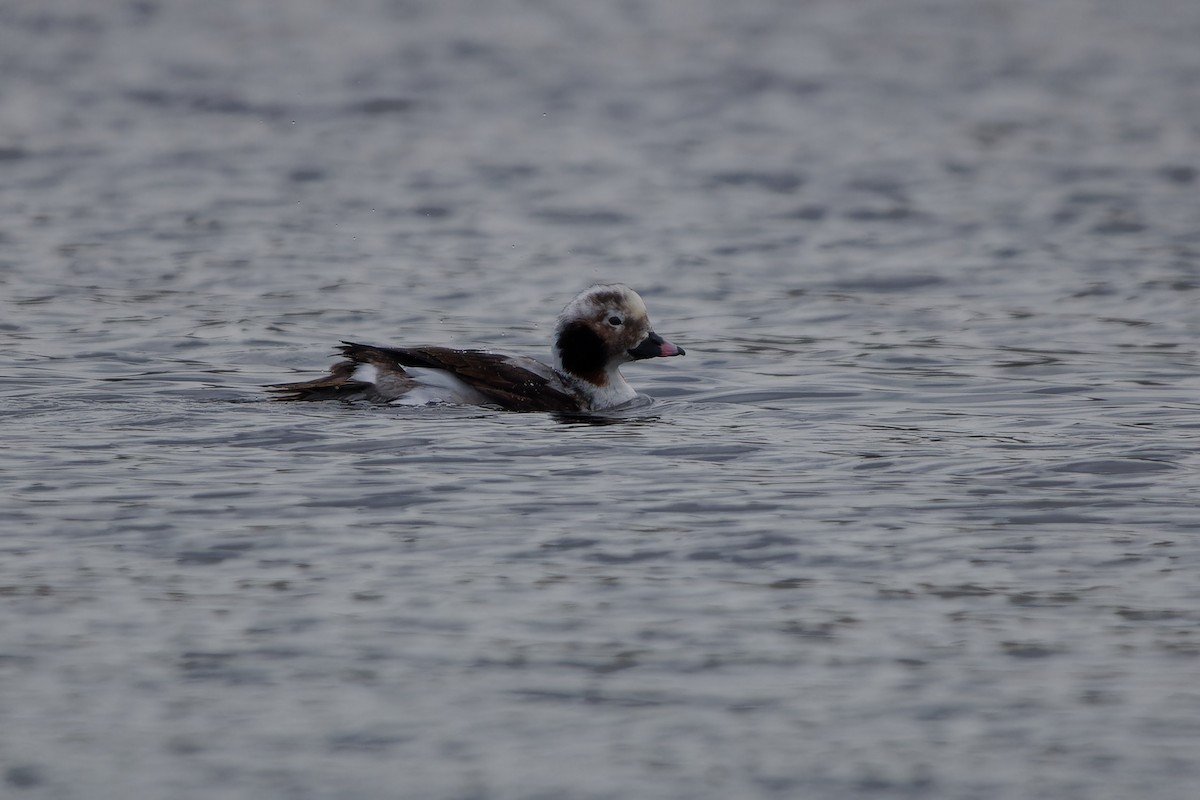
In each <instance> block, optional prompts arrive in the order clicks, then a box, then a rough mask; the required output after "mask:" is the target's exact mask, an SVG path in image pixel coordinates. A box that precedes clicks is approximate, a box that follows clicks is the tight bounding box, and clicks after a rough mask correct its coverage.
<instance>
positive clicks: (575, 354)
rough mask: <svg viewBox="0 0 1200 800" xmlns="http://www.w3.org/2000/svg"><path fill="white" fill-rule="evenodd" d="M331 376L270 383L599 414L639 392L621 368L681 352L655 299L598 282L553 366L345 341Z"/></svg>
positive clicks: (412, 401) (309, 394) (479, 353)
mask: <svg viewBox="0 0 1200 800" xmlns="http://www.w3.org/2000/svg"><path fill="white" fill-rule="evenodd" d="M339 349H340V351H341V353H342V355H343V356H344V357H345V358H346V360H345V361H341V362H339V363H337V364H334V365H333V367H332V368H331V369H330V371H329V374H328V375H326V376H324V377H322V378H317V379H316V380H312V381H305V382H303V383H281V384H276V385H274V386H270V387H268V389H269V390H270V391H272V392H275V393H277V394H278V395H279V397H278V398H277V399H280V400H333V399H337V400H369V401H372V402H377V403H396V404H403V405H424V404H426V403H434V402H449V403H458V404H464V405H488V406H499V407H501V408H504V409H507V410H509V411H600V410H603V409H609V408H615V407H617V406H620V405H624V404H625V403H628V402H630V401H631V400H633V399H634V398H636V397H637V392H635V391H634V390H633V387H632V386H630V385H629V384H628V383H626V382H625V378H624V377H622V375H621V365H622V364H624V363H626V362H629V361H637V360H640V359H644V358H658V357H661V356H681V355H683V348H682V347H677V346H676V345H674V344H672V343H671V342H668V341H667V340H666V339H664V338H662V337H661V336H659V335H658V334H657V333H655V332H654V331H653V330H652V329H651V327H650V319H649V317H647V316H646V304H645V303H643V302H642V298H641V297H639V296H638V294H637V292H635V291H633V290H632V289H630V288H629V287H628V286H625V285H623V284H619V283H614V284H606V285H601V286H593V287H591V288H590V289H587V290H586V291H584V292H581V293H580V294H579V295H578V296H577V297H576V298H575V299H574V300H572V301H571V302H570V303H568V304H567V307H566V308H564V309H563V311H562V313H561V314H559V315H558V324H557V325H556V326H555V329H554V363H553V366H550V365H547V364H543V363H541V362H540V361H537V360H535V359H532V358H528V357H526V356H510V355H502V354H500V353H491V352H487V351H484V350H453V349H450V348H448V347H428V346H421V347H375V346H373V345H368V344H355V343H353V342H343V346H342V347H341V348H339Z"/></svg>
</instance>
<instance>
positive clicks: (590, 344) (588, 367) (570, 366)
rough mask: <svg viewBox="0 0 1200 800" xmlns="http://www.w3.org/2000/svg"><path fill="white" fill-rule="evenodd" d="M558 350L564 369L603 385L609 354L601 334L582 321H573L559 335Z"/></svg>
mask: <svg viewBox="0 0 1200 800" xmlns="http://www.w3.org/2000/svg"><path fill="white" fill-rule="evenodd" d="M557 344H558V352H559V354H560V355H561V357H562V365H563V369H565V370H566V371H567V372H570V373H571V374H573V375H578V376H579V377H581V378H584V379H586V380H588V381H590V382H592V383H596V384H601V385H603V383H604V381H605V372H604V366H605V364H607V363H608V355H607V353H605V350H604V342H603V341H601V339H600V336H599V335H598V334H597V333H596V332H595V331H594V330H592V329H591V328H589V327H588V326H587V325H585V324H584V323H582V322H572V323H571V324H570V325H568V326H566V327H565V328H563V329H562V332H561V333H560V334H559V335H558V342H557Z"/></svg>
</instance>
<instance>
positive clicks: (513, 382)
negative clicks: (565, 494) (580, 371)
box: [341, 342, 580, 411]
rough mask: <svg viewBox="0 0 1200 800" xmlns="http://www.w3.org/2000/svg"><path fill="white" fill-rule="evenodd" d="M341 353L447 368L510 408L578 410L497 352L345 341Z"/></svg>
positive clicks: (574, 401)
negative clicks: (375, 345)
mask: <svg viewBox="0 0 1200 800" xmlns="http://www.w3.org/2000/svg"><path fill="white" fill-rule="evenodd" d="M343 344H344V346H343V347H342V348H341V351H342V354H343V355H345V356H346V358H348V359H350V360H351V361H353V362H360V363H368V364H375V365H377V366H385V367H387V366H390V367H393V368H395V367H401V368H403V367H425V368H428V369H440V370H445V371H446V372H449V373H450V374H452V375H454V376H455V377H456V378H458V379H459V380H461V381H462V382H463V383H466V384H467V385H469V386H470V387H471V388H473V389H475V390H476V391H478V392H479V393H480V394H482V395H484V396H486V397H488V398H489V399H491V400H493V401H495V403H496V404H497V405H499V406H501V407H502V408H505V409H508V410H510V411H578V410H579V408H580V403H579V398H577V397H576V396H575V395H572V394H568V393H566V392H563V391H560V390H559V389H556V388H554V387H553V386H551V385H550V381H549V380H548V379H547V378H545V377H543V376H541V375H538V374H537V373H535V372H531V371H529V370H527V369H525V368H524V367H521V366H519V365H517V364H514V363H513V362H512V360H511V359H510V358H509V357H508V356H505V355H501V354H499V353H489V352H486V351H483V350H452V349H450V348H448V347H374V346H372V345H366V344H356V343H354V342H344V343H343Z"/></svg>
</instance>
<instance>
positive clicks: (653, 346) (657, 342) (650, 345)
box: [629, 331, 683, 359]
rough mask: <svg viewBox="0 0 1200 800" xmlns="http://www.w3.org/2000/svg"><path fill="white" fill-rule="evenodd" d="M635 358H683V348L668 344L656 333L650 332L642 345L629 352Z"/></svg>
mask: <svg viewBox="0 0 1200 800" xmlns="http://www.w3.org/2000/svg"><path fill="white" fill-rule="evenodd" d="M629 355H631V356H633V357H634V358H638V359H640V358H665V357H666V356H681V355H683V348H682V347H680V346H679V345H676V344H672V343H671V342H668V341H667V340H666V339H664V338H663V337H661V336H659V335H658V334H657V333H655V332H654V331H650V333H648V334H647V335H646V338H645V339H642V343H641V344H639V345H638V346H637V347H634V348H633V349H631V350H630V351H629Z"/></svg>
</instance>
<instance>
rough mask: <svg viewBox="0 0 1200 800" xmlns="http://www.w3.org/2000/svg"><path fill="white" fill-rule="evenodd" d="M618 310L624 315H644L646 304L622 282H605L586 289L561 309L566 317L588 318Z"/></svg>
mask: <svg viewBox="0 0 1200 800" xmlns="http://www.w3.org/2000/svg"><path fill="white" fill-rule="evenodd" d="M607 311H618V312H621V313H623V314H625V315H626V316H631V317H645V316H646V304H645V303H644V302H642V298H641V297H639V296H638V293H637V292H635V291H634V290H633V289H630V288H629V287H628V286H626V285H625V284H623V283H606V284H601V285H599V286H593V287H591V288H590V289H586V290H584V291H583V292H581V293H580V294H579V295H577V296H576V297H575V299H574V300H572V301H571V302H570V303H568V304H567V307H566V308H564V309H563V312H562V316H563V318H566V319H589V318H591V317H594V316H595V315H597V314H599V313H601V312H607Z"/></svg>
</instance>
